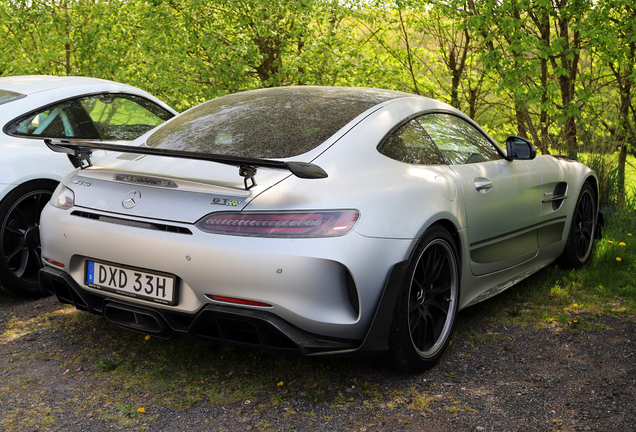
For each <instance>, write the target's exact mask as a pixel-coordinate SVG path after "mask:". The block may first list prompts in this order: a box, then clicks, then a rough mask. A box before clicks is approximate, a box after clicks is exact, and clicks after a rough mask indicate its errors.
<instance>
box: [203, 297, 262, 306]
mask: <svg viewBox="0 0 636 432" xmlns="http://www.w3.org/2000/svg"><path fill="white" fill-rule="evenodd" d="M205 296H206V297H207V298H209V299H211V300H217V301H222V302H226V303H236V304H242V305H249V306H266V307H272V305H271V304H267V303H261V302H257V301H253V300H245V299H239V298H234V297H224V296H218V295H212V294H206V295H205Z"/></svg>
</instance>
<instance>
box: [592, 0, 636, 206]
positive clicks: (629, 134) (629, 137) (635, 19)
mask: <svg viewBox="0 0 636 432" xmlns="http://www.w3.org/2000/svg"><path fill="white" fill-rule="evenodd" d="M589 18H590V19H589V20H588V21H587V23H588V27H587V28H586V31H587V32H588V37H589V39H590V41H591V46H592V50H593V53H594V55H595V56H596V57H597V58H598V59H599V60H600V61H601V62H602V63H603V64H604V65H605V66H606V67H607V68H608V70H609V71H611V75H612V77H613V78H614V79H613V80H611V81H610V82H609V85H610V86H611V87H612V88H614V89H615V92H616V93H617V96H618V97H608V98H607V101H606V103H605V105H604V107H603V108H604V109H603V111H604V114H606V113H608V112H609V110H607V103H608V102H609V101H612V100H616V101H618V104H617V110H616V111H617V112H616V116H615V119H611V118H609V119H604V120H603V124H604V125H605V127H606V129H607V130H608V132H609V133H610V134H611V136H612V137H613V138H614V141H615V142H617V143H618V146H619V156H618V194H619V199H620V200H621V201H622V200H624V197H625V163H626V160H627V152H628V151H629V150H632V149H633V146H632V144H631V143H633V142H636V108H635V103H634V102H635V98H636V95H635V92H634V86H635V85H636V7H635V6H634V4H633V2H631V1H629V0H601V1H599V2H597V3H596V5H595V7H594V10H593V13H591V14H590V17H589Z"/></svg>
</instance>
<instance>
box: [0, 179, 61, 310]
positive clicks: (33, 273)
mask: <svg viewBox="0 0 636 432" xmlns="http://www.w3.org/2000/svg"><path fill="white" fill-rule="evenodd" d="M56 186H57V183H55V182H53V181H50V180H35V181H31V182H28V183H24V184H22V185H20V186H18V187H17V188H15V189H14V190H12V191H11V192H10V193H9V194H7V196H6V197H5V198H4V199H3V200H2V203H0V285H1V286H2V287H3V288H4V289H6V290H7V291H9V292H11V293H12V294H15V295H18V296H21V297H42V296H44V295H47V294H46V293H45V292H44V291H42V290H41V289H40V285H39V283H38V272H39V271H40V269H41V268H42V256H41V251H40V213H41V212H42V209H43V208H44V206H45V205H46V203H48V202H49V199H50V198H51V194H52V193H53V190H55V187H56Z"/></svg>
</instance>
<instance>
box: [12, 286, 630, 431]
mask: <svg viewBox="0 0 636 432" xmlns="http://www.w3.org/2000/svg"><path fill="white" fill-rule="evenodd" d="M77 313H80V312H76V311H75V309H73V308H71V307H70V306H64V305H60V304H59V303H57V301H56V300H55V299H54V298H51V297H49V298H44V299H39V300H16V299H12V298H10V297H7V296H6V295H3V294H0V383H1V385H0V387H1V388H2V392H1V393H0V429H1V430H7V431H13V430H16V431H44V430H55V431H58V430H59V431H93V430H116V429H123V430H150V431H175V430H183V431H218V430H227V431H266V430H267V431H278V430H281V431H287V430H297V431H305V430H310V431H335V430H337V431H353V430H357V431H394V430H404V431H415V430H417V431H422V430H424V431H621V432H623V431H633V430H636V399H635V397H634V396H635V395H636V356H635V354H634V353H635V352H636V345H635V343H636V323H635V322H634V319H633V318H627V319H625V318H616V317H609V316H600V317H595V316H588V317H582V318H583V319H585V320H587V321H588V322H593V324H594V325H593V326H592V327H593V330H586V331H581V330H578V329H572V328H570V329H568V330H560V331H557V330H556V329H555V328H549V327H548V328H539V329H537V328H533V327H528V326H509V327H504V326H489V325H487V324H486V323H485V321H484V320H478V319H474V318H473V317H468V319H470V320H471V329H470V331H463V332H460V333H458V334H457V335H456V337H455V338H454V340H453V342H452V344H451V346H450V347H449V349H448V351H447V352H446V354H445V356H444V358H443V360H442V362H440V364H439V365H437V366H436V367H435V368H433V369H432V370H430V371H428V372H426V373H423V374H419V375H408V374H402V373H397V372H395V371H393V370H391V368H390V367H389V366H387V365H386V364H385V363H384V361H383V360H382V359H381V358H371V359H347V360H345V361H342V360H338V361H332V360H319V359H316V360H315V362H327V363H328V364H329V365H330V367H331V368H334V367H339V368H341V370H340V372H339V373H340V376H341V380H340V382H342V383H346V384H345V385H343V386H342V387H341V388H336V389H330V390H329V392H327V393H326V394H325V397H324V400H322V401H319V402H316V403H314V402H312V401H310V400H309V398H307V397H303V395H302V394H299V395H298V396H297V397H290V398H287V399H285V400H284V401H283V402H282V403H279V404H272V403H271V401H272V395H271V394H270V393H268V392H263V393H259V394H258V395H257V396H255V397H253V398H252V400H243V401H241V402H237V403H235V404H231V405H227V406H221V405H218V404H212V403H210V402H207V401H198V402H195V403H193V404H189V406H188V408H186V409H180V408H175V407H174V405H172V406H162V405H161V404H157V403H153V400H164V399H161V398H157V397H156V396H157V395H149V394H144V395H140V396H139V398H140V399H139V400H141V401H144V400H146V401H147V403H146V406H148V409H147V412H146V414H145V415H146V417H144V418H143V419H142V420H139V418H140V416H138V415H137V414H136V413H134V412H133V413H132V414H133V415H130V416H128V417H127V416H125V415H122V412H121V411H122V410H121V405H120V406H119V408H117V406H116V404H108V403H106V404H105V403H104V400H112V399H117V398H118V397H122V396H120V395H121V394H122V392H123V393H124V395H125V396H126V395H127V393H126V392H131V393H132V392H134V391H135V389H118V388H117V387H116V386H115V387H113V386H112V383H110V385H106V384H105V383H104V382H101V381H102V380H107V379H108V374H103V373H102V374H96V373H90V370H84V368H83V366H80V367H78V368H77V369H74V370H69V369H65V368H64V367H63V366H62V364H63V360H64V359H65V358H66V359H69V358H73V357H75V356H79V355H81V353H82V349H83V346H82V340H78V339H77V338H74V339H70V338H69V337H68V335H65V333H64V329H63V327H64V325H63V324H64V320H66V319H69V317H70V316H72V315H73V314H77ZM43 316H45V317H47V318H46V319H50V320H56V321H57V324H58V325H57V326H49V327H46V326H44V327H43V326H41V325H38V326H31V324H29V325H27V324H28V323H32V322H34V321H37V320H38V319H40V320H41V319H42V317H43ZM87 316H88V314H87ZM459 318H460V319H462V318H466V317H465V316H464V314H460V317H459ZM91 319H93V318H91ZM94 319H98V318H94ZM60 320H61V322H60ZM473 321H474V322H473ZM16 322H20V323H27V324H24V326H25V327H24V328H29V329H31V328H32V329H33V330H28V331H27V330H24V329H21V328H16V327H17V326H16V324H15V323H16ZM60 324H62V325H61V326H60ZM56 329H57V330H56ZM113 331H114V332H116V331H119V330H113ZM312 361H313V360H312ZM329 362H332V363H329ZM87 369H90V367H89V366H87ZM102 377H103V378H102ZM175 384H176V385H178V384H177V383H175ZM356 384H357V385H356ZM369 388H373V389H374V390H373V391H372V392H371V391H369ZM274 391H276V389H273V390H272V392H274ZM108 392H114V394H111V395H109V394H108ZM108 396H111V397H110V398H109V397H108ZM125 396H124V397H125ZM78 407H81V409H79V408H78ZM133 409H134V408H132V407H131V410H133ZM124 414H125V413H124ZM129 414H130V413H129ZM129 417H135V421H130V419H129Z"/></svg>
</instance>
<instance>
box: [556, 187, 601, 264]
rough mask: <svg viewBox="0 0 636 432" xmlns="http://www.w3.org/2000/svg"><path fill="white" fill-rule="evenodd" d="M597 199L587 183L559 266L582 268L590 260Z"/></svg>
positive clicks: (574, 215)
mask: <svg viewBox="0 0 636 432" xmlns="http://www.w3.org/2000/svg"><path fill="white" fill-rule="evenodd" d="M596 218H597V208H596V197H595V194H594V189H593V188H592V186H591V185H590V183H589V182H585V184H584V185H583V187H582V188H581V193H580V194H579V198H578V200H577V201H576V207H575V208H574V214H573V215H572V223H571V224H570V231H569V233H568V239H567V242H566V244H565V249H564V250H563V253H562V254H561V256H560V257H559V264H561V265H563V266H564V267H569V268H575V269H576V268H581V267H583V266H584V265H585V263H587V262H588V261H589V260H590V257H591V256H592V248H593V246H594V236H595V235H596Z"/></svg>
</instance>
